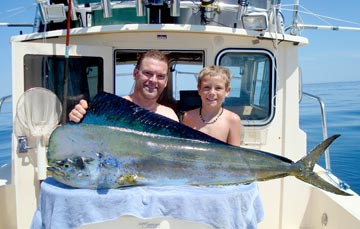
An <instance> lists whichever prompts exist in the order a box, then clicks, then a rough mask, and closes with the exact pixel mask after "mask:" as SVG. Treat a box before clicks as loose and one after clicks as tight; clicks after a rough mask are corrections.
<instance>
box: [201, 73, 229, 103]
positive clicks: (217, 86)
mask: <svg viewBox="0 0 360 229" xmlns="http://www.w3.org/2000/svg"><path fill="white" fill-rule="evenodd" d="M230 89H231V88H230V87H226V86H225V80H224V79H223V78H222V77H221V76H219V75H216V76H209V75H206V76H204V77H203V78H202V80H201V83H200V87H198V92H199V95H200V97H201V101H202V104H203V106H221V105H222V103H223V102H224V99H225V97H226V96H227V95H228V94H229V92H230Z"/></svg>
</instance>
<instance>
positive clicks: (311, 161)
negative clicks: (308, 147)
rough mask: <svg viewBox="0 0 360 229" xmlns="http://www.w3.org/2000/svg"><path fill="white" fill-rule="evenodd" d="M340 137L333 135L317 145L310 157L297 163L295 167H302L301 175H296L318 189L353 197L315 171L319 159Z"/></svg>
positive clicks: (307, 156)
mask: <svg viewBox="0 0 360 229" xmlns="http://www.w3.org/2000/svg"><path fill="white" fill-rule="evenodd" d="M338 137H340V135H339V134H336V135H333V136H331V137H329V138H327V139H326V140H324V141H323V142H321V143H320V144H319V145H317V146H316V147H315V148H314V149H313V150H312V151H311V152H310V153H309V154H308V155H306V156H305V157H303V158H302V159H300V160H299V161H298V162H296V163H295V166H299V167H300V173H298V174H295V177H297V178H298V179H300V180H302V181H304V182H306V183H309V184H312V185H314V186H316V187H318V188H321V189H324V190H326V191H329V192H332V193H335V194H338V195H344V196H351V194H349V193H347V192H345V191H343V190H342V189H341V188H340V186H339V185H336V184H331V183H329V182H328V181H326V180H325V179H323V178H322V177H320V176H319V175H318V174H317V173H315V172H314V171H313V169H314V166H315V164H316V162H317V160H318V159H319V157H320V156H321V155H322V154H323V152H324V151H325V150H326V149H327V148H328V147H329V145H330V144H331V143H332V142H333V141H334V140H335V139H337V138H338Z"/></svg>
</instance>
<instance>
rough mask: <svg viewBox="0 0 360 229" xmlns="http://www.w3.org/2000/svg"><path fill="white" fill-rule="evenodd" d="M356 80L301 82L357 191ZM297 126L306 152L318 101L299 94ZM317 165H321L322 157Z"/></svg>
mask: <svg viewBox="0 0 360 229" xmlns="http://www.w3.org/2000/svg"><path fill="white" fill-rule="evenodd" d="M359 88H360V81H359V82H340V83H321V84H305V85H304V86H303V91H304V92H307V93H310V94H313V95H316V96H318V97H320V98H321V99H322V100H323V102H324V103H325V111H326V123H327V132H328V136H331V135H333V134H341V137H340V138H338V139H337V140H336V141H335V142H334V143H333V144H332V145H331V146H330V148H329V155H330V170H331V172H333V173H334V174H335V175H336V176H338V177H339V178H340V179H341V180H342V181H344V182H345V183H347V184H348V185H349V186H350V188H352V189H353V190H354V191H355V192H357V193H360V169H358V168H359V165H360V102H359V101H360V92H359ZM300 113H301V114H300V127H301V128H302V129H303V130H304V131H305V132H306V133H307V149H308V151H310V150H311V149H312V148H313V147H315V146H316V145H317V144H318V143H320V142H321V141H322V140H323V132H322V120H321V110H320V106H319V103H318V102H317V101H316V100H314V99H311V98H309V97H307V96H303V98H302V100H301V103H300ZM11 117H12V114H11V103H10V102H5V103H4V104H3V107H2V109H1V113H0V167H1V165H3V164H6V163H10V161H11V157H10V150H11V149H10V147H11V144H10V143H11V132H12V128H11ZM319 164H320V165H321V166H323V167H325V158H324V156H322V157H321V158H320V160H319Z"/></svg>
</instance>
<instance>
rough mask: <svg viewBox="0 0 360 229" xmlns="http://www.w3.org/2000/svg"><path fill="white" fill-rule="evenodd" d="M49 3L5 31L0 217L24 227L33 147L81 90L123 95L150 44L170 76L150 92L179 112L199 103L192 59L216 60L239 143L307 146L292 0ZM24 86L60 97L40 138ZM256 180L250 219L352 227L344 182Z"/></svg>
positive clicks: (35, 184)
mask: <svg viewBox="0 0 360 229" xmlns="http://www.w3.org/2000/svg"><path fill="white" fill-rule="evenodd" d="M50 2H51V4H49V2H48V1H46V0H37V1H36V3H37V15H36V18H37V20H35V22H36V23H35V25H34V28H35V31H34V32H33V33H29V34H21V35H18V36H13V37H12V38H11V46H12V85H13V87H12V95H11V100H12V103H13V106H12V107H13V120H14V128H13V130H14V131H13V134H12V143H11V145H12V152H11V153H12V160H11V167H9V168H10V169H11V180H10V181H7V179H3V180H2V183H0V185H1V187H0V208H1V209H5V210H3V211H2V214H1V215H0V222H1V223H0V228H29V227H30V225H31V223H32V220H33V217H34V213H35V212H36V210H37V208H38V205H39V201H40V200H39V195H40V191H41V182H42V181H43V180H44V179H46V178H47V174H46V170H44V168H45V167H46V156H45V154H40V152H42V151H44V150H46V144H47V142H46V141H47V140H48V138H47V136H48V135H49V134H50V133H51V131H50V130H51V129H53V128H54V127H55V126H56V125H57V124H64V123H66V122H67V121H68V120H67V116H68V113H69V111H70V110H71V109H72V108H73V106H74V105H75V104H76V103H77V102H78V101H79V100H80V99H81V98H84V99H87V100H90V101H91V99H92V98H94V96H95V95H96V94H97V93H98V92H100V91H106V92H109V93H113V94H116V95H119V96H122V95H127V94H129V93H130V92H131V91H132V87H133V84H132V83H133V80H132V69H133V67H134V64H135V63H136V59H137V56H138V55H139V53H141V52H144V51H146V50H150V49H157V50H161V51H163V52H165V53H166V54H168V55H169V57H170V69H171V71H170V72H169V83H168V86H167V88H166V90H165V91H164V93H163V95H162V97H161V99H160V101H159V102H160V103H161V104H164V105H167V106H169V107H171V108H173V109H174V110H175V111H176V112H177V114H179V117H181V114H182V112H183V111H186V110H187V109H190V108H194V107H196V106H199V98H198V96H197V93H196V77H197V74H198V72H199V71H200V69H201V68H203V67H204V66H207V65H213V64H216V65H222V66H225V67H227V68H229V69H230V70H231V72H232V74H233V79H232V82H231V87H232V90H231V93H230V95H229V96H228V97H227V98H226V100H225V102H224V107H225V108H227V109H229V110H231V111H233V112H236V113H237V114H238V115H239V116H240V117H241V119H242V125H243V126H244V128H243V129H244V131H243V136H242V143H241V146H242V147H247V148H251V149H259V150H263V151H267V152H276V153H277V154H279V155H281V156H284V157H287V158H289V159H291V160H294V161H297V160H299V159H300V158H302V157H303V156H305V155H306V154H307V144H306V142H307V134H306V133H305V132H304V131H303V130H302V129H301V128H300V126H299V116H300V112H299V101H300V100H301V98H302V96H303V95H305V94H303V93H302V87H301V86H302V81H301V71H300V67H299V63H298V53H299V50H300V49H301V47H303V46H305V45H307V44H308V39H307V38H306V37H302V36H300V35H299V34H298V30H299V25H298V24H297V23H296V22H297V14H296V10H297V6H298V4H299V1H296V0H295V4H294V5H295V7H294V12H295V13H294V14H293V18H290V20H289V21H286V20H287V19H286V18H284V15H283V14H282V12H281V1H280V0H239V1H235V0H220V1H215V0H200V1H199V0H195V1H186V0H185V1H180V0H172V1H162V0H148V1H142V0H129V1H110V0H101V1H100V0H77V1H76V0H68V1H65V0H52V1H50ZM287 25H288V26H287ZM33 88H43V89H46V90H49V91H51V92H53V93H54V94H55V95H56V96H57V98H58V99H59V101H60V103H61V105H62V113H61V115H60V116H59V117H58V120H57V123H55V125H54V123H53V122H51V123H50V120H49V123H41V125H44V126H47V125H48V124H49V125H51V127H50V128H45V129H46V131H45V132H42V133H41V134H40V135H41V140H39V135H38V136H36V135H34V133H33V132H32V131H31V127H29V126H30V124H31V123H25V124H24V123H23V122H22V120H23V119H26V118H24V116H26V114H23V113H21V112H22V107H23V106H24V104H25V103H26V101H27V102H29V101H30V103H32V102H33V103H34V104H36V106H37V107H35V108H34V110H35V113H36V109H42V108H43V107H44V104H41V103H36V102H34V101H35V100H36V98H37V97H36V95H33V94H31V89H33ZM40 91H41V90H40ZM44 95H46V96H47V95H48V94H46V93H45V94H44ZM307 96H313V95H309V94H307ZM313 97H314V96H313ZM9 98H10V97H6V98H4V100H5V99H9ZM315 98H316V96H315ZM4 100H2V101H4ZM54 100H56V99H54ZM319 101H320V102H321V100H320V99H319ZM51 121H53V120H51ZM34 125H35V124H34ZM324 131H326V128H325V129H324ZM42 145H43V146H42ZM44 160H45V162H44ZM40 162H41V163H40ZM44 163H45V164H44ZM315 169H316V171H317V172H318V173H320V174H323V175H324V177H325V178H327V179H329V180H332V181H333V182H335V183H336V184H338V185H342V187H344V189H346V188H347V187H346V184H344V183H342V182H341V179H339V178H338V177H336V176H335V175H333V174H331V172H330V171H329V169H328V168H326V167H325V168H324V167H322V166H320V165H318V164H317V165H316V167H315ZM44 171H45V172H44ZM1 178H2V177H1ZM257 185H258V188H259V192H260V195H261V200H262V204H263V207H264V214H265V217H264V219H263V220H262V221H261V222H260V223H259V224H258V228H329V229H330V228H340V227H341V228H360V208H359V206H360V198H359V195H358V194H357V193H355V192H354V191H353V190H351V189H350V188H347V189H346V191H347V192H348V193H351V194H352V196H340V195H335V194H332V193H329V192H326V191H323V190H321V189H319V188H316V187H314V186H311V185H308V184H306V183H304V182H300V181H298V180H297V179H295V178H293V177H286V178H281V179H275V180H270V181H264V182H257ZM131 220H133V219H132V218H131ZM139 220H140V219H139ZM141 220H143V219H141ZM132 222H133V221H132ZM141 222H143V221H141ZM119 223H122V224H124V223H125V224H126V222H123V221H119ZM127 223H129V221H128V222H127ZM137 225H139V224H137ZM180 228H181V227H180ZM198 228H201V227H198Z"/></svg>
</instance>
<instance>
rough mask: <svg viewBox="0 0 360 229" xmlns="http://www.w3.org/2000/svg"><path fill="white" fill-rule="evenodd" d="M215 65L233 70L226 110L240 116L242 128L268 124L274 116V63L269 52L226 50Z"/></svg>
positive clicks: (218, 57) (225, 104) (225, 103)
mask: <svg viewBox="0 0 360 229" xmlns="http://www.w3.org/2000/svg"><path fill="white" fill-rule="evenodd" d="M216 64H218V65H222V66H224V67H227V68H228V69H230V71H231V72H232V75H233V79H232V81H231V92H230V94H229V96H228V97H227V98H226V99H225V102H224V107H225V108H227V109H229V110H231V111H233V112H235V113H237V114H238V115H239V116H240V117H241V119H242V123H243V125H265V124H267V123H268V122H269V121H270V120H271V118H272V117H273V110H274V107H273V104H272V102H271V101H272V98H273V97H274V92H275V89H274V82H275V80H274V79H275V60H274V58H273V55H272V54H271V53H270V52H268V51H266V50H238V49H231V50H230V49H229V50H223V51H222V52H221V53H220V54H219V55H218V56H217V58H216Z"/></svg>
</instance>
